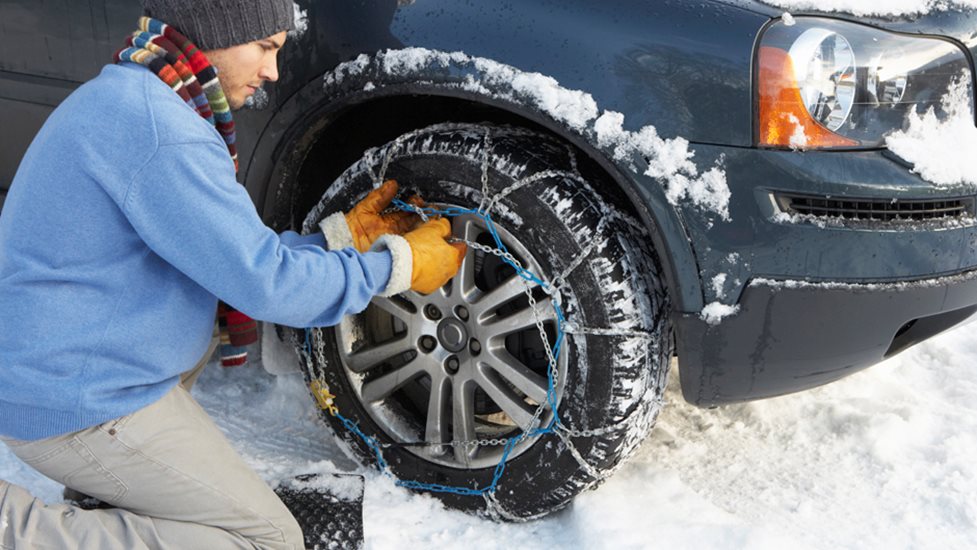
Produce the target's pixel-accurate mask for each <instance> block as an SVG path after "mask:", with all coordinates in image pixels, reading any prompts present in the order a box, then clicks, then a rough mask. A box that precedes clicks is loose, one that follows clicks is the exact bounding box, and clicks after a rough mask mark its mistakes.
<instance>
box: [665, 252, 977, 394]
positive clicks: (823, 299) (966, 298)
mask: <svg viewBox="0 0 977 550" xmlns="http://www.w3.org/2000/svg"><path fill="white" fill-rule="evenodd" d="M975 313H977V271H970V272H967V273H963V274H960V275H955V276H950V277H943V278H937V279H929V280H921V281H914V282H900V283H889V284H831V283H821V284H818V283H799V282H790V281H780V282H777V281H769V280H762V279H761V280H754V281H752V282H751V283H750V284H749V285H747V287H746V289H745V290H744V292H743V294H742V296H741V299H740V301H739V311H738V313H737V314H735V315H733V316H730V317H727V318H725V319H723V320H722V322H720V323H719V324H717V325H709V324H707V323H706V322H704V321H703V320H701V319H700V318H699V317H698V316H697V315H691V314H686V315H681V316H679V318H678V319H677V321H676V322H677V326H676V329H677V330H676V344H677V347H678V353H679V356H680V357H681V358H682V360H683V368H682V372H681V382H682V393H683V395H684V397H685V399H686V400H688V401H689V402H691V403H694V404H696V405H699V406H713V405H720V404H724V403H733V402H738V401H746V400H752V399H760V398H764V397H773V396H777V395H782V394H785V393H790V392H795V391H799V390H804V389H808V388H812V387H815V386H819V385H822V384H826V383H828V382H832V381H834V380H837V379H839V378H842V377H844V376H847V375H849V374H851V373H854V372H856V371H858V370H861V369H863V368H865V367H868V366H870V365H872V364H874V363H877V362H879V361H881V360H883V359H886V358H888V357H891V356H892V355H895V354H896V353H899V352H900V351H902V350H904V349H906V348H907V347H909V346H911V345H913V344H915V343H918V342H921V341H922V340H925V339H926V338H928V337H930V336H933V335H935V334H937V333H939V332H942V331H944V330H946V329H948V328H950V327H952V326H954V325H957V324H960V323H962V322H964V321H966V320H967V319H970V318H972V317H973V316H974V315H975Z"/></svg>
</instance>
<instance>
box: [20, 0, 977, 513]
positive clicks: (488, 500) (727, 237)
mask: <svg viewBox="0 0 977 550" xmlns="http://www.w3.org/2000/svg"><path fill="white" fill-rule="evenodd" d="M137 4H138V3H137V2H135V1H130V0H125V1H124V0H80V1H71V2H69V1H67V0H63V1H57V2H51V1H49V2H36V1H33V0H3V1H2V2H0V33H2V34H0V121H2V131H0V186H2V188H3V189H4V190H5V189H6V188H7V187H8V186H9V185H10V182H11V180H12V179H13V175H14V171H15V169H16V166H17V164H18V162H19V160H20V157H21V155H22V154H23V152H24V150H25V149H26V147H27V146H28V144H29V142H30V140H31V139H32V137H33V135H34V134H35V133H36V131H37V130H38V128H39V127H40V125H41V124H42V123H43V121H44V120H45V118H46V116H47V115H48V113H49V112H50V111H51V110H52V109H53V108H54V107H55V106H56V105H57V104H58V103H59V102H60V101H61V100H63V99H64V98H65V97H66V96H67V95H68V94H69V93H70V92H71V91H72V90H73V89H74V88H75V87H77V86H78V85H79V84H80V83H82V82H84V81H85V80H87V79H89V78H91V77H93V76H95V75H96V74H97V72H98V71H99V69H100V67H101V66H102V65H103V64H105V63H107V62H109V60H110V59H111V56H112V54H113V52H114V51H115V50H116V49H117V48H118V47H119V45H120V43H121V41H122V39H123V38H124V36H125V35H126V34H127V33H128V32H130V31H131V30H132V28H134V26H135V22H136V19H137V17H138V16H139V15H140V11H139V8H138V5H137ZM296 10H297V11H296V17H297V21H298V23H299V25H298V28H297V31H296V32H295V33H293V36H292V37H291V39H290V40H289V41H288V43H287V44H286V46H285V48H284V49H283V51H282V54H281V58H280V65H281V69H282V71H281V73H282V78H281V80H280V81H279V82H278V83H277V84H274V85H271V86H267V93H266V94H265V95H263V96H262V97H260V98H259V99H258V100H257V101H256V104H255V105H254V106H253V108H251V109H246V110H242V111H240V112H238V113H237V114H236V115H235V116H236V122H237V124H238V146H239V151H240V159H241V171H240V179H241V181H242V183H243V184H244V185H245V186H246V187H247V189H248V191H249V193H250V194H251V196H252V198H253V199H254V202H255V204H256V205H257V207H258V210H259V212H261V214H262V215H263V217H264V219H265V221H266V223H268V224H269V225H270V226H272V227H274V228H276V229H279V230H284V229H297V230H304V231H314V230H316V223H317V222H318V220H319V219H321V218H322V217H323V216H324V215H327V214H329V213H331V212H334V211H338V210H341V209H347V208H349V207H350V206H351V205H352V204H353V203H354V202H355V201H356V200H357V199H358V198H359V197H361V196H362V195H363V194H364V193H366V192H367V191H368V190H369V189H370V188H371V187H372V186H373V185H374V184H375V183H376V182H377V181H378V180H380V179H382V178H383V177H393V178H396V179H398V180H399V181H400V182H401V184H402V186H404V187H406V188H408V189H409V190H412V191H416V192H419V193H420V194H421V196H423V197H424V199H425V200H426V201H427V202H428V203H429V204H431V205H434V206H438V207H459V208H462V209H468V210H470V211H471V210H477V211H479V212H482V213H486V212H487V213H489V214H490V215H491V217H492V220H493V221H494V224H495V228H496V231H495V234H496V235H497V236H498V238H499V239H500V241H501V242H502V244H504V245H505V247H506V248H507V250H508V251H509V252H510V253H511V259H513V260H516V261H518V263H519V265H521V266H523V267H525V268H526V269H528V270H529V271H531V272H532V273H534V274H537V275H538V276H539V277H541V278H542V279H543V280H544V281H545V282H546V283H547V286H546V288H545V289H544V288H543V286H541V285H539V284H535V283H532V284H528V285H526V284H524V283H523V281H522V279H521V278H520V277H519V275H517V274H516V272H515V270H514V269H513V267H512V265H511V264H510V263H506V262H505V261H503V259H502V258H501V257H500V256H499V255H496V254H494V253H493V252H492V251H493V250H495V249H496V248H497V243H496V241H495V240H494V238H493V236H492V233H493V232H492V231H490V228H489V227H488V223H487V222H486V220H485V219H484V218H482V217H481V216H479V215H478V212H474V213H473V212H468V213H466V214H462V215H458V216H455V217H453V218H452V223H453V228H454V233H455V235H456V236H457V237H459V238H464V239H466V240H468V241H469V242H472V243H477V244H479V245H482V246H471V247H469V248H470V251H469V255H468V257H467V258H466V260H465V264H464V266H463V268H462V270H461V272H460V273H459V275H458V276H457V277H456V278H455V279H454V280H453V281H452V282H451V283H449V285H448V286H446V287H445V288H444V289H442V290H441V291H439V292H436V293H434V294H433V295H431V296H426V297H425V296H420V295H415V294H410V293H407V294H404V295H401V296H397V297H393V298H390V299H379V298H378V299H377V300H375V301H374V302H373V303H372V304H371V306H370V307H369V308H368V309H367V310H366V311H364V312H363V313H362V314H360V315H357V316H353V317H350V318H348V319H346V320H344V321H343V323H342V324H341V325H340V326H338V327H336V328H334V329H332V328H331V329H321V330H320V329H314V330H309V331H305V330H301V327H300V328H299V329H289V328H285V327H279V328H278V334H279V335H280V337H281V339H282V340H283V341H284V342H289V343H292V344H293V345H294V346H295V348H296V350H297V351H298V352H299V353H298V355H297V357H298V358H299V360H298V361H297V363H298V364H299V367H300V368H301V369H302V371H303V372H304V373H305V375H306V376H307V377H308V379H309V382H310V384H311V385H312V386H313V393H314V394H316V396H317V397H319V398H320V401H321V404H322V405H323V406H324V408H325V409H328V406H335V407H336V408H337V409H338V412H339V413H340V415H341V416H342V417H343V418H346V419H348V420H349V421H350V422H352V423H355V424H356V425H357V426H358V429H359V430H361V431H362V433H363V434H364V435H366V436H369V437H371V438H375V439H372V440H370V443H368V442H367V440H364V439H361V438H360V437H359V436H357V435H355V434H354V433H352V432H350V431H349V430H348V429H347V427H346V426H344V425H343V424H342V423H341V422H340V420H339V418H338V417H336V416H333V415H331V414H328V413H324V416H325V418H326V419H327V420H328V421H329V423H330V424H331V425H332V426H333V427H334V428H335V429H336V432H337V434H339V435H340V436H341V437H342V438H343V439H345V440H346V441H348V442H349V443H350V445H351V447H352V448H353V449H354V450H355V451H356V452H357V453H359V454H360V456H361V457H363V459H364V460H365V461H367V462H370V461H372V462H378V461H379V458H378V457H382V460H383V461H384V462H385V463H386V465H387V466H389V468H390V469H391V470H392V471H393V472H394V473H395V474H396V475H397V476H398V477H399V478H401V479H404V480H409V481H413V482H416V483H418V484H424V485H423V486H422V485H410V486H413V487H415V488H420V489H422V490H423V489H425V488H426V489H431V488H432V487H431V485H438V486H450V487H461V488H467V489H469V490H474V489H480V488H486V487H490V486H493V485H492V483H493V481H496V480H497V482H498V483H497V486H494V487H495V490H494V491H492V492H488V493H485V494H481V495H475V496H472V495H468V494H461V493H464V492H465V491H453V492H451V491H449V492H436V493H435V494H437V495H438V496H439V497H440V498H442V499H443V500H444V501H445V502H446V503H447V504H449V505H451V506H454V507H458V508H462V509H466V510H472V511H485V512H487V513H488V514H490V515H492V516H493V517H496V518H502V519H527V518H533V517H538V516H541V515H543V514H546V513H548V512H551V511H553V510H556V509H559V508H561V507H563V506H565V505H566V504H567V503H568V502H570V500H571V499H572V498H573V497H574V496H575V495H576V494H578V493H579V492H580V491H582V490H584V489H586V488H587V487H590V486H593V485H595V484H596V483H598V482H599V481H600V480H602V479H603V478H604V477H605V476H606V475H607V473H608V472H610V471H611V470H613V469H614V468H615V467H616V466H617V465H619V464H620V463H621V461H622V460H623V459H624V458H625V457H626V456H627V455H628V454H629V453H630V452H631V451H632V450H633V449H634V448H636V446H637V445H638V443H639V442H640V441H641V440H642V438H643V437H644V436H645V435H646V434H647V432H648V430H649V429H650V428H651V427H652V425H653V424H654V420H655V418H656V416H657V414H658V412H659V410H660V408H661V406H662V403H663V401H662V399H663V392H664V386H665V379H666V374H667V371H668V369H669V362H670V359H671V358H672V357H673V356H677V359H678V373H679V376H680V380H681V387H682V393H683V396H684V398H685V399H686V400H688V401H689V402H691V403H694V404H696V405H699V406H704V407H711V406H716V405H722V404H726V403H734V402H740V401H745V400H751V399H759V398H765V397H771V396H776V395H782V394H785V393H789V392H793V391H798V390H803V389H807V388H811V387H815V386H818V385H821V384H825V383H827V382H831V381H833V380H836V379H838V378H841V377H843V376H846V375H848V374H851V373H853V372H855V371H858V370H860V369H862V368H864V367H867V366H869V365H872V364H874V363H876V362H879V361H881V360H883V359H885V358H888V357H891V356H892V355H894V354H896V353H898V352H900V351H902V350H904V349H906V348H907V347H909V346H911V345H913V344H915V343H918V342H920V341H922V340H924V339H926V338H928V337H930V336H933V335H935V334H937V333H939V332H941V331H943V330H946V329H948V328H950V327H952V326H954V325H957V324H959V323H961V322H963V321H964V320H966V319H968V318H969V317H970V316H971V315H973V314H974V313H975V311H977V228H975V189H974V187H973V186H972V185H964V184H960V185H950V186H936V185H933V184H931V183H929V182H927V181H924V180H923V179H921V178H920V177H919V176H917V175H916V174H914V173H912V172H911V170H910V168H911V166H907V164H906V163H905V162H904V161H902V160H901V159H899V158H898V157H896V156H895V155H893V154H891V152H889V151H887V149H886V147H885V144H884V137H885V135H886V134H887V133H889V132H891V131H894V130H899V129H900V128H901V127H902V125H903V123H904V120H905V118H906V114H907V113H908V112H910V111H917V112H922V111H924V110H926V109H928V108H930V107H932V106H938V105H939V101H940V98H941V97H943V96H944V95H945V94H946V93H947V91H948V90H949V88H950V87H951V86H954V85H959V86H965V87H967V88H968V89H969V90H970V97H971V101H972V98H973V92H972V90H973V87H974V67H973V58H974V55H975V54H977V32H975V30H977V14H975V13H974V12H965V11H944V12H936V13H932V14H929V15H926V16H921V17H918V18H898V19H881V18H875V19H864V18H862V19H860V20H857V21H856V20H855V18H853V17H846V16H844V15H828V14H817V13H794V14H793V17H782V13H783V11H782V10H780V9H775V8H772V7H770V6H767V5H765V4H762V3H759V2H753V1H748V0H726V1H721V0H713V1H706V2H684V1H669V0H661V1H655V0H609V1H603V2H594V1H592V0H560V1H555V0H553V1H550V0H521V1H518V2H516V1H483V2H471V1H463V0H417V1H416V2H415V1H411V0H401V1H399V2H398V1H396V0H357V1H350V0H299V1H298V2H297V6H296ZM802 77H803V78H802ZM784 121H789V122H790V124H787V123H786V122H784ZM798 128H800V129H801V130H802V134H803V137H804V140H805V141H804V146H803V147H802V148H801V149H802V150H799V149H798V147H797V142H792V141H791V139H792V136H795V137H796V136H797V135H800V134H797V131H798ZM676 138H682V139H676ZM683 140H685V141H683ZM669 152H671V153H673V155H672V156H669ZM689 152H692V153H694V156H693V157H690V158H687V157H686V156H684V155H686V154H687V153H689ZM674 154H677V155H678V157H679V161H678V162H675V157H674ZM670 159H671V160H670ZM676 166H678V167H677V168H676ZM0 197H2V195H0ZM0 200H2V198H0ZM533 304H535V307H534V306H533ZM554 306H559V307H558V308H557V307H554ZM717 312H718V314H717ZM558 342H559V343H560V346H559V349H560V353H559V354H558V355H556V356H555V357H550V356H549V353H550V352H551V351H552V348H553V347H554V346H556V344H557V343H558ZM325 389H328V391H329V392H331V393H332V394H335V398H334V400H332V401H330V402H327V401H326V400H327V399H328V397H329V396H327V395H326V394H325V393H324V390H325ZM554 404H555V405H556V412H554V410H553V405H554ZM327 405H328V406H327ZM557 419H558V420H559V422H558V423H556V424H555V425H554V421H555V420H557ZM545 427H551V428H554V429H552V430H550V431H546V433H542V432H541V431H540V428H545ZM544 431H545V430H544ZM507 442H508V443H507ZM500 462H501V463H502V465H503V466H504V467H505V470H504V472H502V476H501V477H500V478H497V476H496V473H497V472H498V471H499V468H497V465H498V464H499V463H500ZM469 492H473V491H469Z"/></svg>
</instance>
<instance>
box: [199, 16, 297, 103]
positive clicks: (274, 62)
mask: <svg viewBox="0 0 977 550" xmlns="http://www.w3.org/2000/svg"><path fill="white" fill-rule="evenodd" d="M286 36H287V33H286V32H285V31H282V32H280V33H278V34H273V35H271V36H269V37H268V38H262V39H261V40H255V41H254V42H248V43H247V44H239V45H237V46H231V47H230V48H223V49H220V50H208V51H205V52H204V55H206V56H207V59H209V60H210V63H211V65H213V66H214V67H217V78H218V80H220V83H221V87H222V88H224V95H226V96H227V103H228V104H229V105H230V107H231V109H232V110H236V109H240V108H241V107H243V106H244V102H245V101H247V99H248V98H249V97H250V96H251V95H252V94H254V93H255V91H256V90H257V89H258V88H260V87H261V85H262V84H264V82H265V81H266V80H270V81H271V82H274V81H276V80H278V50H280V49H281V48H282V46H283V45H284V44H285V38H286Z"/></svg>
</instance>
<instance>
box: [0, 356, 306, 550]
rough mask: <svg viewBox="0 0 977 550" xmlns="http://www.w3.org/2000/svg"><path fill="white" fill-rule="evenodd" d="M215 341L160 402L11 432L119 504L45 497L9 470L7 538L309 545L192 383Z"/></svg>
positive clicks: (2, 492)
mask: <svg viewBox="0 0 977 550" xmlns="http://www.w3.org/2000/svg"><path fill="white" fill-rule="evenodd" d="M215 346H216V344H213V345H212V347H211V349H210V351H208V353H207V354H206V355H205V356H204V358H203V359H202V360H201V363H200V364H198V365H197V367H195V368H194V369H193V370H191V371H189V372H188V374H187V375H185V376H184V385H186V386H187V387H186V388H185V387H184V385H179V386H177V387H175V388H174V389H173V390H171V391H170V392H169V393H167V394H166V395H165V396H164V397H163V398H162V399H160V400H159V401H157V402H156V403H153V404H152V405H150V406H148V407H146V408H144V409H141V410H139V411H136V412H135V413H133V414H131V415H128V416H123V417H122V418H118V419H115V420H112V421H109V422H106V423H105V424H102V425H99V426H94V427H92V428H88V429H86V430H81V431H79V432H75V433H70V434H65V435H62V436H58V437H52V438H48V439H42V440H39V441H29V442H27V441H18V440H10V439H5V440H4V441H5V442H6V443H7V445H9V446H10V448H11V450H12V451H13V453H14V454H16V455H17V456H18V457H20V458H21V460H23V461H24V462H26V463H27V464H29V465H30V466H32V467H34V468H35V469H37V470H38V471H40V472H41V473H43V474H44V475H46V476H47V477H49V478H51V479H53V480H55V481H57V482H59V483H62V484H64V485H65V486H66V487H71V488H72V489H75V490H77V491H80V492H82V493H85V494H87V495H91V496H93V497H95V498H97V499H99V500H101V501H103V502H106V503H109V504H111V505H113V506H116V507H117V508H111V509H104V510H102V509H100V510H87V511H86V510H82V509H80V508H77V507H75V506H71V505H67V504H53V505H45V504H44V503H43V502H41V501H40V500H38V499H36V498H34V497H33V496H32V495H31V494H30V493H28V492H27V491H25V490H24V489H22V488H21V487H18V486H16V485H11V484H9V483H6V482H4V481H3V480H0V548H2V549H4V550H7V549H18V550H20V549H24V550H27V549H31V550H34V549H37V550H47V549H52V550H54V549H57V550H74V549H81V550H87V549H93V550H115V549H119V550H123V549H124V550H133V549H143V548H153V549H156V548H159V549H174V550H194V549H200V550H219V549H224V548H259V549H293V550H300V549H302V548H304V546H303V538H302V532H301V530H300V528H299V526H298V524H297V523H296V521H295V519H294V518H293V517H292V515H291V514H290V513H289V511H288V509H286V508H285V506H284V505H283V504H282V503H281V501H280V500H279V499H278V497H277V496H276V495H275V493H274V492H273V491H272V490H271V489H270V488H269V487H268V486H267V485H266V484H265V483H264V481H262V480H261V478H259V477H258V475H257V474H255V473H254V471H252V470H251V468H249V467H248V466H247V464H245V463H244V461H243V460H242V459H241V457H240V456H238V454H237V453H236V452H235V451H234V449H233V448H232V447H231V445H230V443H229V442H228V441H227V439H226V438H225V437H224V435H223V434H222V433H221V432H220V430H219V429H218V428H217V426H216V425H215V424H214V422H213V421H212V420H211V419H210V417H209V416H208V415H207V413H206V412H205V411H204V410H203V409H202V408H201V407H200V405H198V404H197V402H196V401H195V400H194V399H193V398H192V397H191V396H190V394H189V392H188V387H189V385H192V384H193V381H194V380H196V374H199V371H200V370H201V369H202V368H203V366H204V365H206V363H207V361H208V359H209V358H210V355H211V353H212V352H213V349H214V347H215Z"/></svg>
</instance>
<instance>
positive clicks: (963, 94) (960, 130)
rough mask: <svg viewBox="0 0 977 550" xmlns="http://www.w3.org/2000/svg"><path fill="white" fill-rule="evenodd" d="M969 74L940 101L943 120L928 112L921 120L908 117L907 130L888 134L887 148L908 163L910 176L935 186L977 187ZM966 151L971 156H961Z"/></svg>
mask: <svg viewBox="0 0 977 550" xmlns="http://www.w3.org/2000/svg"><path fill="white" fill-rule="evenodd" d="M969 76H970V75H969V73H968V74H966V75H964V76H963V77H961V78H960V79H959V80H958V81H957V82H956V83H955V84H954V85H953V86H952V87H951V88H950V91H949V93H948V94H947V95H946V96H945V97H944V98H943V99H942V101H941V104H942V107H943V111H944V113H946V117H945V118H943V119H942V120H941V119H940V118H939V117H937V115H936V111H935V109H933V108H930V109H929V110H928V111H926V112H925V113H924V114H923V115H922V116H920V115H918V114H916V112H915V111H912V112H910V113H909V120H908V127H907V128H906V129H905V130H900V131H897V132H894V133H892V134H890V135H889V136H888V137H887V138H886V145H887V146H888V147H889V150H891V151H892V152H893V153H895V154H897V155H899V156H900V157H902V158H903V159H905V160H907V161H909V162H911V163H912V164H913V165H914V167H913V172H916V173H918V174H919V175H920V176H922V177H923V179H925V180H927V181H930V182H933V183H935V184H937V185H955V184H970V185H977V163H974V160H973V153H974V152H977V126H974V113H973V108H972V105H973V93H972V89H971V86H970V80H969ZM964 151H969V152H970V154H961V153H962V152H964Z"/></svg>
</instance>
